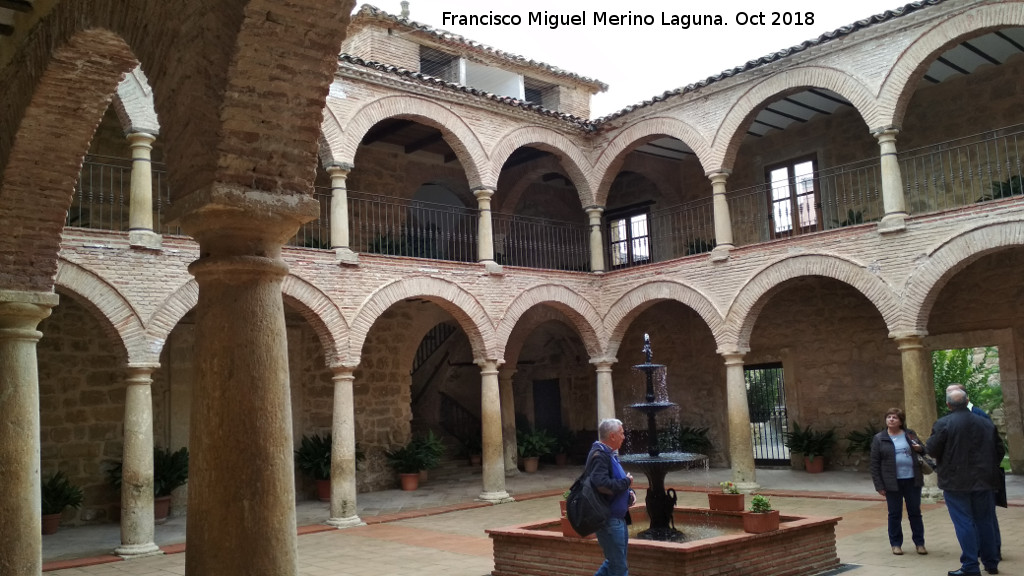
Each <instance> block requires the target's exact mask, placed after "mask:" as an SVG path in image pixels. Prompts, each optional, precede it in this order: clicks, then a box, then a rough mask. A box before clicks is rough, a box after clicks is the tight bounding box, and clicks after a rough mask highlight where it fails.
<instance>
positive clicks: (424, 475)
mask: <svg viewBox="0 0 1024 576" xmlns="http://www.w3.org/2000/svg"><path fill="white" fill-rule="evenodd" d="M429 478H430V471H429V470H426V469H424V470H420V483H423V482H426V481H427V480H428V479H429Z"/></svg>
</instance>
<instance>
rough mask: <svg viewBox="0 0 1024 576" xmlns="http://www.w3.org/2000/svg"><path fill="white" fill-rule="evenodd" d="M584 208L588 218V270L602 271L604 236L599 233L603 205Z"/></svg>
mask: <svg viewBox="0 0 1024 576" xmlns="http://www.w3.org/2000/svg"><path fill="white" fill-rule="evenodd" d="M584 210H586V212H587V218H588V219H589V220H590V271H591V272H604V238H603V237H602V235H601V214H603V213H604V206H587V207H586V208H584Z"/></svg>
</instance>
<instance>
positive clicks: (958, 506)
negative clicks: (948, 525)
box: [942, 490, 999, 572]
mask: <svg viewBox="0 0 1024 576" xmlns="http://www.w3.org/2000/svg"><path fill="white" fill-rule="evenodd" d="M942 496H943V498H945V499H946V509H947V510H948V511H949V519H950V520H952V521H953V529H954V530H955V531H956V539H957V541H959V542H960V551H961V554H960V568H961V569H962V570H963V571H964V572H980V570H979V568H978V557H979V556H980V557H981V562H982V563H983V564H984V565H985V567H986V568H995V567H997V566H998V565H999V560H998V557H997V556H996V555H997V554H998V551H997V549H996V535H995V530H993V526H994V525H995V524H994V523H993V522H992V515H993V514H994V513H995V505H994V504H993V499H994V496H993V493H992V491H991V490H974V491H970V492H961V491H954V490H945V491H943V493H942Z"/></svg>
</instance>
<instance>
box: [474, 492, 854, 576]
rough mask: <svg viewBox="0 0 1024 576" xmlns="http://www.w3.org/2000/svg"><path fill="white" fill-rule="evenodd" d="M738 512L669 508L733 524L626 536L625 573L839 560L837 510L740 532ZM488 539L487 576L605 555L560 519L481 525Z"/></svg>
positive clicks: (636, 513) (593, 562)
mask: <svg viewBox="0 0 1024 576" xmlns="http://www.w3.org/2000/svg"><path fill="white" fill-rule="evenodd" d="M743 514H744V513H743V512H720V511H714V510H708V509H706V508H682V507H677V508H675V509H674V513H673V518H674V520H675V523H676V526H677V527H683V531H684V532H685V531H686V528H685V526H689V525H706V524H710V525H717V526H722V527H725V528H731V529H736V530H737V531H736V532H735V533H727V534H723V535H721V536H714V537H711V538H705V539H701V540H692V541H690V542H659V541H654V540H640V539H632V538H631V539H630V541H629V573H630V574H632V575H633V576H664V575H665V574H673V575H692V576H698V575H701V574H743V575H745V576H775V575H778V574H801V575H804V574H808V575H810V574H818V573H821V572H826V571H828V570H833V569H835V568H837V567H839V556H838V554H837V553H836V533H835V527H836V524H838V522H839V521H840V520H841V519H842V518H841V517H838V516H830V517H825V516H792V515H786V514H784V515H782V516H781V517H780V521H781V523H780V525H779V529H778V530H776V531H774V532H766V533H764V534H746V533H741V532H740V531H742V529H743ZM630 515H631V516H632V518H633V522H634V523H635V524H646V523H647V522H648V519H647V512H646V508H645V507H644V506H634V507H633V508H631V509H630ZM487 533H488V534H489V535H490V538H491V541H492V543H493V545H494V571H493V572H492V573H491V574H492V576H552V575H558V576H592V575H593V573H594V571H595V570H597V567H598V566H600V564H601V562H602V561H603V560H604V555H603V554H602V553H601V548H600V546H598V544H597V540H593V539H581V538H567V537H564V536H562V533H561V528H560V521H559V519H557V518H555V519H552V520H545V521H541V522H530V523H526V524H518V525H515V526H509V527H506V528H496V529H491V530H487Z"/></svg>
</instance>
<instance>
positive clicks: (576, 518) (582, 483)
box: [565, 451, 608, 537]
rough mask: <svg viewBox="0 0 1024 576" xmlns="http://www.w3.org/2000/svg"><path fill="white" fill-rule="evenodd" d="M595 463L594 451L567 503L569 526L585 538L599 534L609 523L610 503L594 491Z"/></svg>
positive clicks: (573, 486)
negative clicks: (591, 475) (592, 476)
mask: <svg viewBox="0 0 1024 576" xmlns="http://www.w3.org/2000/svg"><path fill="white" fill-rule="evenodd" d="M593 461H594V453H593V451H592V452H591V453H590V457H588V458H587V466H586V468H585V469H584V470H583V474H581V475H580V477H579V478H577V479H576V481H575V482H573V484H572V487H571V488H569V497H568V498H566V502H565V515H566V516H567V517H568V518H569V524H571V525H572V529H573V530H575V531H576V532H577V533H578V534H579V535H580V536H584V537H585V536H590V535H591V534H593V533H594V532H597V531H598V530H600V529H601V528H603V527H604V525H605V522H607V521H608V501H607V500H605V499H604V496H602V495H601V494H600V493H599V492H598V491H597V490H595V489H594V484H593V483H592V482H591V481H590V472H591V470H592V464H593Z"/></svg>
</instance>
